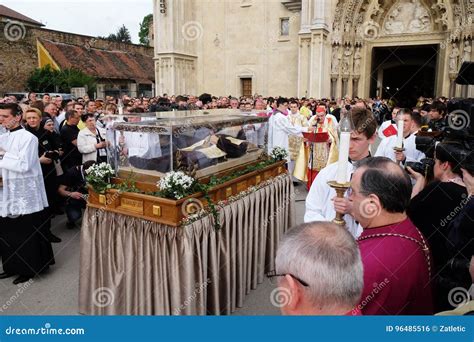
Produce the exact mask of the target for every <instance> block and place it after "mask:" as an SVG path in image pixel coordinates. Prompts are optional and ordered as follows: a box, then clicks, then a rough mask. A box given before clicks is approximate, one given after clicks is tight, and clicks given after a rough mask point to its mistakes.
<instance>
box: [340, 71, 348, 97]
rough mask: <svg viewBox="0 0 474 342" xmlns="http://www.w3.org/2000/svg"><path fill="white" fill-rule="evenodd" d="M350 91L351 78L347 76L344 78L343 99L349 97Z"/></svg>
mask: <svg viewBox="0 0 474 342" xmlns="http://www.w3.org/2000/svg"><path fill="white" fill-rule="evenodd" d="M348 90H349V78H348V77H347V76H344V77H343V78H342V91H341V99H343V98H344V97H346V95H348V93H347V92H348Z"/></svg>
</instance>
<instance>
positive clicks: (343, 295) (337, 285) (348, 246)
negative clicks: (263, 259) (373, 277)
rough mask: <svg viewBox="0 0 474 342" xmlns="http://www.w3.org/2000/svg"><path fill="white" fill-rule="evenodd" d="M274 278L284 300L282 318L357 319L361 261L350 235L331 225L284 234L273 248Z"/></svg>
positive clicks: (311, 225)
mask: <svg viewBox="0 0 474 342" xmlns="http://www.w3.org/2000/svg"><path fill="white" fill-rule="evenodd" d="M275 264H276V272H275V274H269V276H271V277H273V276H274V277H279V282H278V285H279V287H280V290H281V291H283V292H284V293H285V294H286V295H284V296H282V298H284V299H285V301H284V302H282V303H280V305H282V307H281V311H282V313H283V314H285V315H360V311H359V310H358V309H357V308H356V307H355V306H356V305H357V303H358V302H359V300H360V296H361V294H362V289H363V287H364V283H363V268H362V261H361V256H360V252H359V248H358V246H357V243H356V241H355V240H354V238H353V237H352V235H351V234H350V233H349V232H348V231H347V230H346V229H341V227H339V226H337V225H335V224H334V223H330V222H312V223H305V224H302V225H300V226H298V227H296V228H293V229H291V230H290V231H288V232H287V233H286V235H285V237H284V238H283V240H282V242H281V244H280V247H279V248H278V252H277V256H276V260H275Z"/></svg>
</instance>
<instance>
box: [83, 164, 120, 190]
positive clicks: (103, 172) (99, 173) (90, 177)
mask: <svg viewBox="0 0 474 342" xmlns="http://www.w3.org/2000/svg"><path fill="white" fill-rule="evenodd" d="M114 174H115V172H114V170H113V169H112V167H111V166H110V165H109V164H107V163H100V164H94V165H92V166H91V167H90V168H88V169H87V170H86V181H87V183H88V184H89V185H90V186H91V187H92V189H93V190H94V191H95V192H97V193H99V194H105V192H106V191H107V190H109V189H111V188H112V183H111V178H112V177H113V176H114Z"/></svg>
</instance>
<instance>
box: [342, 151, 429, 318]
mask: <svg viewBox="0 0 474 342" xmlns="http://www.w3.org/2000/svg"><path fill="white" fill-rule="evenodd" d="M411 191H412V185H411V181H410V177H409V176H408V174H406V173H405V172H404V171H403V170H402V168H400V166H398V165H397V164H396V163H395V162H393V161H391V160H390V159H388V158H384V157H375V158H369V159H366V160H362V161H361V162H360V163H359V165H358V168H357V169H356V171H355V172H354V174H353V177H352V181H351V188H350V189H349V193H350V197H349V199H350V202H351V207H352V208H351V211H352V215H353V216H354V218H355V219H356V220H357V221H358V222H359V223H360V224H361V226H362V228H363V229H364V231H363V233H362V235H361V236H360V237H359V239H358V241H359V248H360V253H361V256H362V262H363V264H364V292H363V295H362V301H361V303H360V305H359V308H360V309H361V310H362V313H363V314H364V315H430V314H433V298H432V293H431V284H430V278H431V274H430V272H431V271H430V270H431V260H430V251H429V249H428V245H427V244H426V241H425V238H424V237H423V235H422V233H421V232H420V231H419V230H418V229H417V228H416V227H415V225H414V224H413V223H412V222H411V221H410V219H409V218H408V216H407V214H406V212H405V211H406V208H407V207H408V203H409V202H410V197H411Z"/></svg>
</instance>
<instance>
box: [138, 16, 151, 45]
mask: <svg viewBox="0 0 474 342" xmlns="http://www.w3.org/2000/svg"><path fill="white" fill-rule="evenodd" d="M152 22H153V14H148V15H146V16H145V17H144V18H143V21H142V22H141V24H140V32H138V38H140V44H142V45H146V46H150V38H149V37H148V35H149V34H150V23H152Z"/></svg>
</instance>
